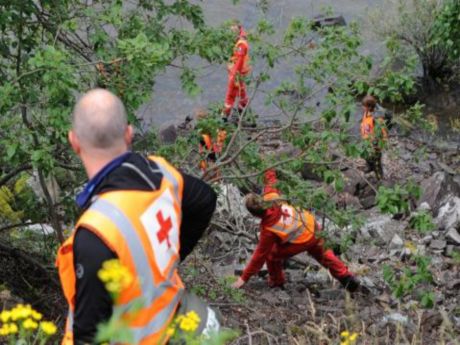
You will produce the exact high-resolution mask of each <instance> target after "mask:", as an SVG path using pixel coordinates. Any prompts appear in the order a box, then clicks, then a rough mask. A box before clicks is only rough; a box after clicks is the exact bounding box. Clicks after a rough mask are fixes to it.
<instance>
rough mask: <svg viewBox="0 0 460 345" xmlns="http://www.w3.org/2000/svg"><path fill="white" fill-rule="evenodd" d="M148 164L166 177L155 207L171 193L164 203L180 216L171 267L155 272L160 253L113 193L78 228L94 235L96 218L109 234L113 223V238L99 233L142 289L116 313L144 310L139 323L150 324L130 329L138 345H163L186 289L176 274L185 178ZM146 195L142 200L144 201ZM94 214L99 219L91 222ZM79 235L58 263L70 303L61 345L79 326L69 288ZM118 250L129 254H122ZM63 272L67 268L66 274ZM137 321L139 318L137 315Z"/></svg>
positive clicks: (159, 163) (118, 306) (99, 200)
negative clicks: (155, 344) (154, 344)
mask: <svg viewBox="0 0 460 345" xmlns="http://www.w3.org/2000/svg"><path fill="white" fill-rule="evenodd" d="M149 159H150V160H152V161H154V162H155V163H157V166H158V168H159V170H160V171H161V173H162V174H163V179H162V182H161V186H160V188H159V189H158V192H159V193H160V192H161V191H163V192H162V194H160V195H159V197H155V196H152V204H151V205H156V203H157V202H161V200H163V199H162V198H163V195H165V193H168V194H169V195H170V198H171V197H172V199H170V201H167V200H166V199H165V200H166V201H163V202H166V203H167V204H168V205H171V207H174V209H175V210H177V212H176V211H173V212H176V213H175V216H176V218H175V219H176V221H175V223H174V224H175V225H174V226H175V227H177V230H176V231H177V233H176V235H175V236H174V238H173V239H171V240H172V241H175V242H176V244H175V245H174V246H173V247H172V248H175V249H174V253H175V254H174V255H173V256H171V258H170V261H165V262H166V263H167V266H166V267H165V269H162V268H161V264H160V266H159V262H158V261H156V262H155V261H154V265H155V267H156V268H155V269H154V270H152V269H153V268H152V266H151V264H150V255H151V253H150V251H151V250H152V251H153V253H157V252H156V249H155V248H156V247H152V249H149V248H150V247H148V244H147V243H145V240H144V239H143V238H142V236H143V231H142V230H140V229H138V228H136V226H138V225H135V224H134V223H133V222H134V221H135V220H134V219H133V220H131V219H130V214H131V215H132V216H135V215H134V214H133V213H132V212H131V211H128V213H125V212H123V211H122V210H123V208H121V205H123V202H122V203H121V204H120V205H119V204H118V201H117V200H124V199H117V198H119V197H118V196H117V194H116V193H119V192H114V193H115V194H111V193H110V192H108V193H107V194H103V195H101V196H100V197H98V198H97V199H96V200H95V201H94V203H93V204H92V205H91V206H90V208H89V209H88V210H87V211H85V213H84V214H83V215H82V216H81V218H80V220H79V222H78V223H77V225H76V228H78V227H79V226H80V225H82V226H85V227H86V228H87V229H89V230H91V229H93V230H92V231H96V230H97V227H92V222H91V219H92V218H91V217H96V218H94V219H95V220H94V221H95V222H96V223H95V224H99V226H102V228H101V229H104V226H103V224H105V222H106V221H107V222H108V224H109V223H110V225H107V226H108V228H107V229H111V230H107V231H109V232H107V233H105V232H104V231H100V232H99V231H96V233H97V234H98V236H99V237H100V238H101V239H102V240H105V241H108V242H107V243H108V245H109V247H110V248H111V249H112V250H115V251H116V253H117V255H118V257H119V258H120V260H122V261H126V260H128V261H129V263H130V265H131V269H132V270H133V274H134V275H136V276H137V277H139V279H138V283H137V284H136V287H135V289H137V292H134V291H131V290H127V291H126V293H127V294H128V295H126V297H127V296H129V294H132V293H133V292H134V293H135V295H131V296H132V297H127V298H125V299H124V303H120V302H118V303H115V304H114V310H117V313H120V314H124V313H125V312H131V310H132V309H131V308H132V306H133V305H136V306H138V305H141V306H142V308H141V310H139V313H140V316H141V319H140V320H145V321H141V322H140V323H137V321H135V322H134V323H133V324H130V325H129V328H130V330H131V331H132V333H133V335H134V339H135V343H136V344H140V343H142V344H147V343H148V342H150V341H153V342H158V341H159V340H160V339H162V338H160V337H161V334H163V333H162V330H163V329H165V327H166V326H167V324H168V322H169V320H171V319H172V318H173V316H174V312H175V310H176V308H177V306H178V304H179V302H180V299H181V296H182V292H183V285H182V282H181V281H180V278H179V276H178V275H177V269H176V267H177V264H178V262H179V257H178V255H179V252H178V251H179V242H178V241H179V236H180V222H181V217H182V214H181V212H180V204H181V199H182V181H181V180H179V179H180V178H181V177H180V175H177V176H176V173H175V171H174V170H170V169H174V168H172V167H171V168H169V165H168V163H167V162H166V161H164V160H163V159H161V158H157V157H149ZM167 191H169V192H167ZM127 193H128V194H129V193H132V192H129V191H128V192H127ZM142 193H144V192H142ZM142 193H141V194H140V195H142ZM110 195H115V198H112V197H111V196H110ZM118 195H120V194H118ZM144 195H145V194H144ZM129 198H132V196H130V197H129ZM128 200H130V199H128ZM141 200H142V199H141ZM143 200H145V198H143ZM134 209H135V208H134ZM146 210H147V211H148V210H149V208H147V209H146ZM147 211H146V212H147ZM87 212H89V213H87ZM141 212H143V211H142V210H139V211H138V212H137V211H136V214H138V213H139V214H141ZM170 212H171V211H170ZM90 213H91V214H93V215H94V216H91V215H90ZM85 214H86V218H85ZM144 214H145V213H144ZM88 217H89V218H88ZM105 219H106V220H105ZM136 219H137V218H136ZM101 224H102V225H101ZM144 226H145V225H144ZM144 229H145V232H146V235H148V236H150V235H149V230H150V231H151V230H152V229H150V228H144ZM153 230H154V229H153ZM110 231H112V233H113V231H115V232H116V234H117V236H118V238H117V239H115V238H114V237H113V236H111V235H110ZM139 231H140V232H139ZM74 235H75V232H74V233H73V234H72V236H71V237H70V238H69V239H68V240H67V241H66V242H65V243H64V245H63V246H62V247H61V248H60V250H59V252H58V259H57V263H58V265H59V269H60V271H59V273H60V278H61V282H62V285H63V288H64V294H65V296H66V299H67V302H68V303H69V313H68V318H67V324H66V334H65V335H64V338H63V342H62V344H65V345H73V334H72V331H73V324H74V315H73V312H72V310H74V308H75V304H74V303H75V301H74V298H75V286H74V285H73V283H70V285H69V284H68V282H72V281H75V272H74V268H73V259H72V258H73V254H72V248H73V238H74V237H73V236H74ZM107 236H108V237H107ZM176 236H177V237H176ZM120 240H121V241H120ZM114 241H120V242H114ZM123 247H124V248H125V249H124V248H123ZM168 248H169V242H168ZM69 249H70V252H69ZM119 250H126V251H125V252H123V251H122V252H119ZM160 253H161V252H160ZM155 255H156V254H155ZM161 255H162V254H161ZM162 257H163V256H162ZM154 260H155V258H154ZM61 267H62V268H63V269H62V270H61ZM65 267H72V270H71V271H69V270H66V269H65ZM156 269H158V270H159V271H160V275H161V278H160V279H156V280H155V279H154V278H157V277H156V275H155V276H154V272H156ZM161 272H162V273H161ZM122 295H123V294H122ZM122 295H121V296H122ZM122 300H123V299H122ZM156 301H158V302H159V303H156ZM152 308H153V309H152ZM152 312H153V313H152ZM143 313H148V314H147V315H149V316H148V318H147V319H145V318H144V316H142V315H143ZM133 315H134V316H135V315H137V314H133ZM145 316H146V315H145ZM135 317H136V316H135ZM151 338H154V339H151ZM155 339H156V340H155ZM166 340H167V338H165V341H166Z"/></svg>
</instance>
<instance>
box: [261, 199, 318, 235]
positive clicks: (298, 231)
mask: <svg viewBox="0 0 460 345" xmlns="http://www.w3.org/2000/svg"><path fill="white" fill-rule="evenodd" d="M279 197H280V196H279V194H278V193H277V192H270V193H267V194H265V195H264V200H265V201H270V200H273V201H274V200H276V199H278V198H279ZM280 207H281V217H280V219H279V220H278V221H277V222H276V223H275V224H273V225H269V226H265V227H264V229H266V230H268V231H271V232H273V233H275V234H276V235H277V236H279V237H280V238H281V240H282V242H283V243H286V242H289V243H306V242H308V241H310V240H311V239H312V238H313V237H314V234H315V225H316V221H315V217H314V216H313V215H312V214H311V213H310V212H308V211H305V210H298V209H296V208H295V207H293V206H291V205H288V204H281V206H280Z"/></svg>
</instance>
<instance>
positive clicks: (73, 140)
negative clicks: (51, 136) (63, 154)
mask: <svg viewBox="0 0 460 345" xmlns="http://www.w3.org/2000/svg"><path fill="white" fill-rule="evenodd" d="M67 138H68V139H69V143H70V146H71V147H72V150H73V151H74V152H75V153H76V154H77V155H79V154H80V151H81V146H80V141H79V140H78V137H77V135H76V134H75V132H74V131H72V130H70V131H69V133H68V135H67Z"/></svg>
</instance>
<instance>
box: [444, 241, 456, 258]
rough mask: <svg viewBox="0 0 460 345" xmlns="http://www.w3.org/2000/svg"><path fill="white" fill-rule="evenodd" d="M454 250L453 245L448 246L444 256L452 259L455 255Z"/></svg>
mask: <svg viewBox="0 0 460 345" xmlns="http://www.w3.org/2000/svg"><path fill="white" fill-rule="evenodd" d="M454 250H455V246H454V245H453V244H448V245H447V246H446V250H445V251H444V255H445V256H448V257H450V258H451V257H452V256H453V255H454Z"/></svg>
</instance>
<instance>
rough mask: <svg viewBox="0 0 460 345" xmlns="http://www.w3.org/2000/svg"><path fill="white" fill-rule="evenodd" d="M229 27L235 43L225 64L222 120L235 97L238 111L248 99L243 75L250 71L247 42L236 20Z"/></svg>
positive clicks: (228, 114) (244, 106) (225, 117)
mask: <svg viewBox="0 0 460 345" xmlns="http://www.w3.org/2000/svg"><path fill="white" fill-rule="evenodd" d="M230 29H231V30H232V32H234V33H235V36H236V44H235V47H234V49H233V55H232V57H231V58H230V62H229V63H228V65H227V71H228V85H227V94H226V95H225V103H224V110H223V115H224V121H227V120H228V117H229V116H230V114H231V112H232V108H233V104H234V103H235V99H236V97H238V98H239V101H238V111H239V112H240V113H241V112H242V111H243V110H244V108H246V106H247V105H248V102H249V99H248V95H247V94H246V83H245V82H244V77H245V76H247V75H248V74H249V73H250V72H251V66H250V64H249V43H248V40H247V36H246V32H245V31H244V29H243V27H242V25H241V24H240V23H239V22H238V21H234V22H233V23H232V25H231V27H230Z"/></svg>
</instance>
